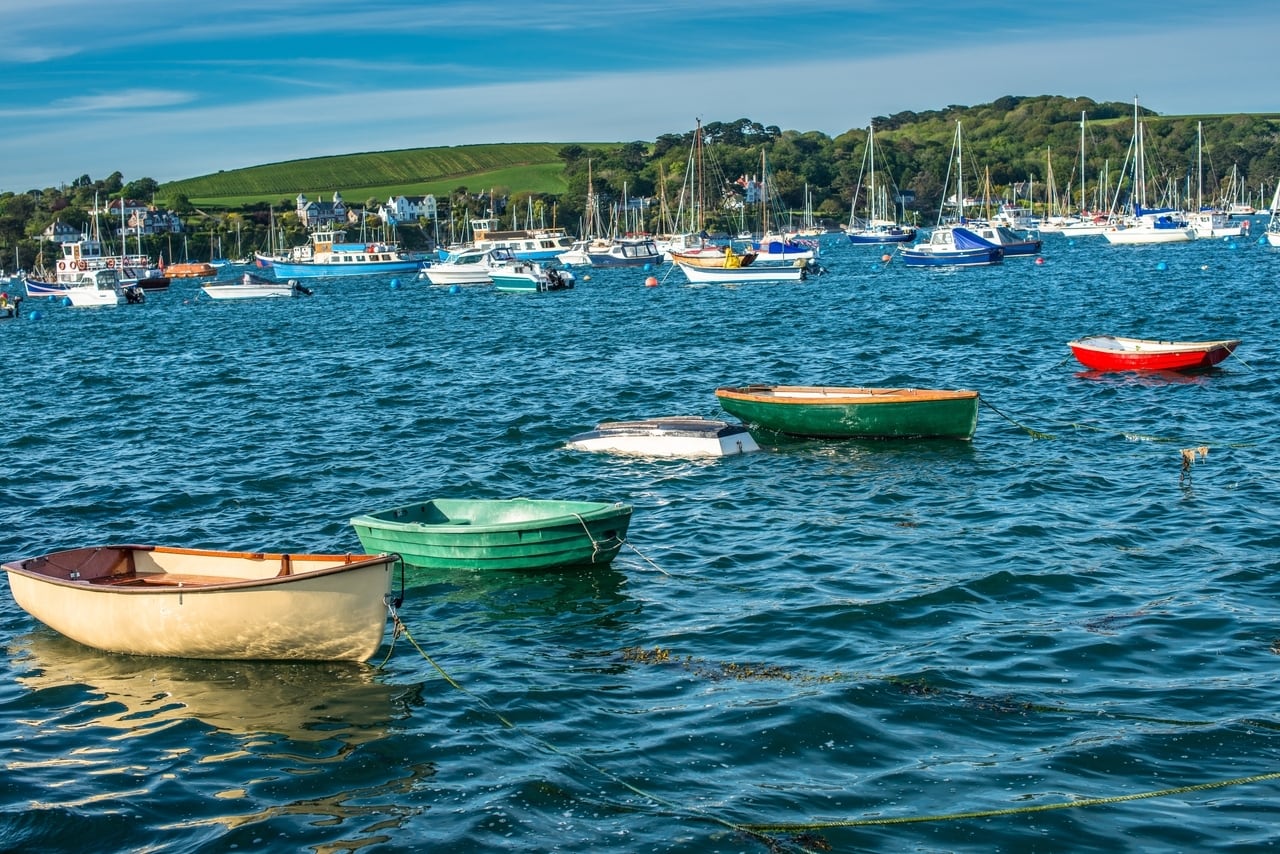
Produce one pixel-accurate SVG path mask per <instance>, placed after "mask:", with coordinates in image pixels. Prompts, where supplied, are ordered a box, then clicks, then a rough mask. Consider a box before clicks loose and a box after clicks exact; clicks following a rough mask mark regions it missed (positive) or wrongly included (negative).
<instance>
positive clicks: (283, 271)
mask: <svg viewBox="0 0 1280 854" xmlns="http://www.w3.org/2000/svg"><path fill="white" fill-rule="evenodd" d="M259 266H268V265H264V264H261V263H260V264H259ZM269 266H270V268H271V270H272V271H273V272H274V273H275V275H276V276H277V277H278V278H281V279H320V278H331V277H335V276H377V275H386V274H389V273H416V272H418V270H419V269H420V268H421V267H422V262H421V261H411V260H401V261H366V262H363V263H362V262H358V261H350V262H346V263H341V262H340V263H335V264H329V263H324V262H316V263H298V262H295V261H281V260H279V259H274V260H271V261H270V264H269Z"/></svg>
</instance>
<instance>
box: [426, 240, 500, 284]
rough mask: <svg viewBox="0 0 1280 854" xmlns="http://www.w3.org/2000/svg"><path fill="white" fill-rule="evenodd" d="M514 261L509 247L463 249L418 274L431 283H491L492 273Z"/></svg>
mask: <svg viewBox="0 0 1280 854" xmlns="http://www.w3.org/2000/svg"><path fill="white" fill-rule="evenodd" d="M515 263H516V256H515V254H514V253H513V252H512V251H511V250H510V249H500V248H490V249H478V248H474V247H473V248H471V249H463V250H460V251H459V252H457V253H455V254H453V255H451V256H450V257H449V258H448V259H447V260H445V261H440V262H438V263H435V264H431V265H430V266H428V267H424V268H423V269H422V272H420V273H419V274H418V276H419V277H420V278H424V279H426V280H427V281H428V282H430V283H431V284H433V285H491V284H493V276H492V273H493V271H494V270H496V269H498V268H499V267H506V266H509V265H513V264H515Z"/></svg>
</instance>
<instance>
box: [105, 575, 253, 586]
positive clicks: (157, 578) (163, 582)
mask: <svg viewBox="0 0 1280 854" xmlns="http://www.w3.org/2000/svg"><path fill="white" fill-rule="evenodd" d="M244 580H245V579H243V578H232V577H230V576H227V575H189V574H185V573H181V572H150V573H144V574H143V575H138V576H135V577H134V578H132V579H126V580H125V581H126V583H130V582H131V585H130V586H132V585H154V586H156V587H208V586H209V585H211V584H230V583H232V582H235V581H244Z"/></svg>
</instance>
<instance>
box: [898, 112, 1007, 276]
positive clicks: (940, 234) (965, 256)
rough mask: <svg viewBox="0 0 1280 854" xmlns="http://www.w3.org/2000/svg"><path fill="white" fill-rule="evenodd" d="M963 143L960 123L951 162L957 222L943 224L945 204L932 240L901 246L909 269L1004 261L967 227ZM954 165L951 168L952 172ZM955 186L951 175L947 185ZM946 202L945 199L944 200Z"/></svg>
mask: <svg viewBox="0 0 1280 854" xmlns="http://www.w3.org/2000/svg"><path fill="white" fill-rule="evenodd" d="M963 150H964V149H963V146H962V144H961V131H960V122H956V136H955V143H954V144H953V145H952V148H951V162H952V164H954V165H955V167H956V169H955V173H956V185H955V186H956V195H955V204H956V210H957V212H958V213H957V217H956V219H957V221H958V223H960V224H954V223H948V224H944V223H943V221H942V211H943V208H944V207H945V204H944V205H939V206H938V225H937V227H936V228H934V229H933V231H931V232H930V233H929V239H928V240H927V241H925V242H924V243H917V244H916V245H915V246H907V245H906V244H900V245H899V246H898V254H899V255H901V256H902V262H903V263H904V264H906V265H907V266H908V267H984V266H989V265H991V264H999V263H1000V262H1001V261H1003V260H1004V249H1002V248H1001V247H1000V246H997V245H996V244H994V243H992V242H991V241H989V240H985V239H983V238H982V237H979V236H978V235H977V234H975V233H974V232H973V231H970V230H969V229H968V228H966V227H965V226H964V224H963V223H965V219H964V198H965V197H964V155H963V153H962V152H963ZM949 169H950V166H948V170H949ZM950 183H951V176H950V174H948V175H947V180H946V181H945V182H944V186H945V185H947V184H950ZM944 201H945V200H944Z"/></svg>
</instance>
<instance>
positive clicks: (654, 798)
mask: <svg viewBox="0 0 1280 854" xmlns="http://www.w3.org/2000/svg"><path fill="white" fill-rule="evenodd" d="M388 609H389V610H390V612H391V619H392V621H393V623H394V627H395V631H394V634H393V637H392V643H393V645H394V641H395V637H396V636H398V635H399V634H401V633H403V634H404V636H405V637H406V638H407V639H408V641H409V643H410V644H412V645H413V648H414V649H416V650H417V651H418V653H419V654H420V655H421V656H422V658H423V659H424V660H425V661H426V662H427V663H428V664H430V665H431V666H432V667H433V668H435V670H436V672H437V673H439V674H440V676H441V678H443V679H444V680H445V681H446V682H448V683H449V685H451V686H452V687H454V688H456V689H457V690H459V691H461V692H462V693H464V694H466V695H467V696H468V697H470V698H472V699H473V700H475V701H476V702H477V703H479V704H480V706H481V707H482V708H484V709H485V710H486V711H488V712H489V713H490V714H492V715H493V716H494V717H496V718H497V719H498V720H499V721H501V723H502V725H503V726H505V727H507V728H508V729H513V730H520V728H519V727H518V726H516V724H514V723H512V722H511V721H510V720H509V719H508V718H507V717H506V716H505V715H503V714H502V713H501V712H499V711H498V710H497V709H495V708H494V707H493V706H492V705H491V704H490V703H489V702H488V701H486V700H485V699H484V698H483V697H480V696H478V695H477V694H475V693H473V692H472V691H469V690H468V689H467V688H466V687H465V686H463V685H462V684H461V683H460V682H458V681H457V680H456V679H454V678H453V677H452V676H450V675H449V674H448V673H447V672H446V671H445V669H444V668H443V667H441V666H440V665H439V664H438V663H437V662H436V660H435V659H434V658H432V657H431V655H430V654H429V653H427V651H426V650H425V649H423V648H422V646H421V645H420V644H419V643H418V642H417V640H415V639H414V637H413V635H412V633H410V631H409V627H408V626H406V625H405V624H404V621H403V620H401V619H400V615H399V614H398V613H397V612H396V610H395V608H394V606H392V605H391V604H390V603H388ZM388 657H390V652H388ZM384 663H385V662H384ZM1043 710H1047V711H1064V710H1060V709H1053V708H1050V707H1044V709H1043ZM1189 725H1194V726H1199V725H1202V724H1199V723H1194V722H1189ZM520 731H521V732H523V733H524V735H525V736H526V737H527V738H529V739H530V740H531V741H533V742H534V743H536V744H538V745H540V746H541V747H542V748H543V749H545V750H547V751H548V752H550V753H554V754H556V755H558V756H564V757H565V758H567V759H571V760H573V761H575V762H577V763H579V764H580V765H582V766H584V767H586V768H589V769H591V770H592V771H594V772H595V773H597V774H599V775H601V776H602V777H605V778H607V779H609V780H611V781H613V782H614V783H616V784H618V785H619V786H621V787H623V788H625V789H627V790H628V791H630V792H632V793H633V794H635V795H637V796H639V797H641V798H644V799H646V800H648V801H650V802H652V803H654V804H657V805H659V806H661V807H663V808H665V809H668V810H670V811H671V812H673V813H675V814H683V815H688V816H691V817H694V818H698V819H701V820H704V821H709V822H712V823H714V824H718V825H720V826H722V827H725V828H728V829H730V830H733V831H735V832H737V833H741V834H743V835H744V836H747V837H750V838H752V839H755V840H757V841H759V842H761V843H762V844H764V845H765V846H766V847H767V848H768V849H769V850H770V851H778V850H781V849H782V848H783V847H787V848H793V849H796V850H800V851H808V850H811V849H810V848H809V847H808V842H809V840H806V839H804V838H803V834H806V833H811V832H813V831H817V830H831V829H836V828H854V827H875V826H890V825H903V824H923V823H928V822H942V821H965V820H970V819H975V818H995V817H999V816H1013V815H1023V814H1029V813H1037V812H1048V811H1050V810H1062V809H1072V808H1077V807H1095V806H1105V805H1108V804H1118V803H1124V802H1127V801H1139V800H1146V799H1150V798H1162V797H1169V796H1172V795H1182V794H1189V793H1192V792H1204V791H1209V790H1212V789H1225V788H1228V787H1230V786H1244V785H1248V784H1251V783H1261V782H1266V781H1268V780H1277V779H1280V772H1269V773H1266V774H1254V775H1252V776H1249V777H1235V778H1233V779H1230V780H1217V781H1213V782H1208V783H1194V784H1190V785H1186V786H1177V787H1174V788H1171V789H1158V790H1156V791H1151V792H1134V793H1131V794H1128V795H1111V796H1109V797H1102V798H1081V799H1079V800H1075V801H1064V802H1060V803H1051V804H1034V805H1029V806H1020V807H1003V808H1000V809H991V810H970V811H967V812H955V813H941V814H936V815H917V816H894V817H889V818H862V819H837V820H830V821H810V822H774V823H764V822H758V823H747V822H743V823H739V822H734V821H730V820H729V819H726V818H722V817H720V816H717V815H712V814H710V813H706V812H703V811H702V810H699V809H697V808H696V807H691V806H688V805H681V804H677V803H675V802H673V801H670V800H668V799H666V798H663V797H660V796H658V795H655V794H653V793H652V792H649V791H647V790H645V789H642V788H640V787H639V786H636V785H635V784H633V783H630V782H628V781H627V780H624V779H623V778H622V777H619V776H618V775H617V774H614V773H613V772H611V771H609V770H607V769H605V768H602V767H600V766H599V765H597V764H595V763H593V762H590V761H588V760H587V759H585V758H583V757H582V756H579V755H577V754H574V753H569V752H566V751H563V750H561V749H560V748H558V747H556V746H555V745H553V744H551V743H549V742H547V741H544V740H542V739H539V738H536V737H534V736H531V735H529V733H528V732H527V731H523V730H520ZM774 834H799V835H801V838H800V839H798V840H785V839H777V838H775V836H774ZM817 844H818V845H819V846H820V847H826V846H825V845H824V844H823V843H817Z"/></svg>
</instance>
